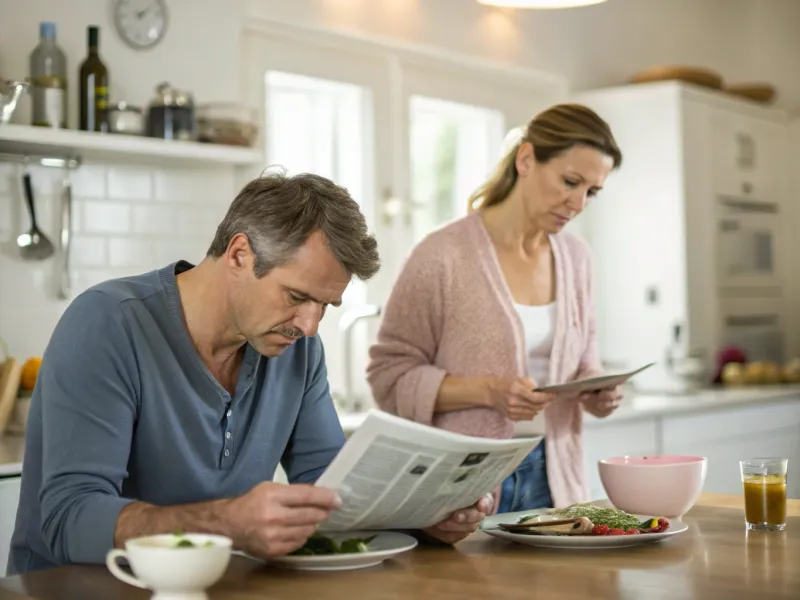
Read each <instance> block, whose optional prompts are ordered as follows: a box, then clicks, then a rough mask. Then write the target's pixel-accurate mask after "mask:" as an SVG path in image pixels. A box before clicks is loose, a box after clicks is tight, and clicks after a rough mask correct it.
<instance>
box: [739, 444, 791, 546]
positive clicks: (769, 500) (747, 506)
mask: <svg viewBox="0 0 800 600" xmlns="http://www.w3.org/2000/svg"><path fill="white" fill-rule="evenodd" d="M788 466H789V461H788V459H786V458H750V459H748V460H742V461H739V467H740V469H741V472H742V485H743V486H744V520H745V523H746V524H747V529H759V530H768V531H783V530H784V529H785V528H786V471H787V469H788Z"/></svg>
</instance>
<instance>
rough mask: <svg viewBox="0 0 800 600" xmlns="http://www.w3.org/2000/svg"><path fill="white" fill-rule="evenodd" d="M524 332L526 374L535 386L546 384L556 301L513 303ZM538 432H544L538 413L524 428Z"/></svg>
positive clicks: (553, 334) (540, 414)
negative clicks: (533, 304)
mask: <svg viewBox="0 0 800 600" xmlns="http://www.w3.org/2000/svg"><path fill="white" fill-rule="evenodd" d="M514 308H516V310H517V314H519V318H520V320H521V321H522V329H523V331H524V332H525V355H526V356H527V357H528V376H529V377H530V378H531V379H533V380H534V381H535V382H536V385H537V386H543V385H547V377H548V374H549V373H550V352H551V351H552V349H553V339H554V338H555V330H556V303H555V302H551V303H550V304H544V305H539V306H528V305H525V304H514ZM526 430H528V431H532V432H535V433H539V434H544V433H545V425H544V414H542V413H539V414H538V415H536V417H535V418H534V419H533V421H532V422H531V424H530V427H528V428H526Z"/></svg>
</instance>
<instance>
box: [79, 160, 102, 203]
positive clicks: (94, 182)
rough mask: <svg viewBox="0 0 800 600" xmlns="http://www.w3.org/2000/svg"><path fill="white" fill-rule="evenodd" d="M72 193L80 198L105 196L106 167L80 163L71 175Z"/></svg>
mask: <svg viewBox="0 0 800 600" xmlns="http://www.w3.org/2000/svg"><path fill="white" fill-rule="evenodd" d="M71 182H72V195H73V196H79V197H81V198H105V197H106V168H105V167H102V166H99V165H81V167H80V168H78V169H76V170H75V171H74V172H73V173H72V175H71Z"/></svg>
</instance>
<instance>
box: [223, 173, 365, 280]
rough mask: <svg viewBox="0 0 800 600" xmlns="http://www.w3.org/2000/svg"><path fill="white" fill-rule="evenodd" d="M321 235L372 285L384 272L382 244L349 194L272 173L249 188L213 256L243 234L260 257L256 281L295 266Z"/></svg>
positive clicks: (317, 180)
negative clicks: (308, 245)
mask: <svg viewBox="0 0 800 600" xmlns="http://www.w3.org/2000/svg"><path fill="white" fill-rule="evenodd" d="M315 231H319V232H321V233H322V234H323V235H324V236H325V239H326V240H327V242H328V245H329V247H330V249H331V251H332V252H333V255H334V256H335V257H336V259H337V260H338V261H339V263H341V265H342V266H343V267H344V269H345V270H346V271H347V272H348V273H350V274H351V275H354V276H356V277H358V278H359V279H361V280H364V281H366V280H367V279H370V278H371V277H372V276H373V275H375V273H377V272H378V269H380V257H379V256H378V243H377V241H376V240H375V237H374V236H373V235H371V234H370V233H369V230H368V228H367V222H366V219H365V218H364V215H363V214H362V213H361V210H360V209H359V206H358V203H357V202H356V201H355V200H353V198H351V197H350V194H349V193H348V191H347V190H346V189H345V188H343V187H341V186H338V185H336V184H335V183H334V182H332V181H331V180H330V179H326V178H325V177H320V176H319V175H312V174H309V173H302V174H299V175H294V176H292V177H288V176H287V175H286V174H285V173H284V172H272V173H268V174H266V175H263V176H261V177H258V178H257V179H254V180H253V181H251V182H250V183H248V184H247V185H245V186H244V188H242V191H240V192H239V195H238V196H236V198H235V199H234V201H233V202H232V203H231V206H230V208H228V212H227V214H226V215H225V218H224V219H223V220H222V222H221V223H220V224H219V227H217V233H216V235H215V236H214V240H213V241H212V242H211V246H210V247H209V249H208V256H212V257H215V258H217V257H220V256H222V255H223V254H225V252H226V250H227V249H228V245H229V244H230V242H231V239H233V237H234V236H235V235H236V234H237V233H243V234H245V235H246V236H247V239H248V241H249V243H250V247H251V249H252V250H253V253H254V254H255V257H256V258H255V266H254V271H255V275H256V277H263V276H264V275H266V274H267V273H269V271H271V270H272V269H274V268H275V267H278V266H280V265H282V264H284V263H286V262H287V261H288V260H290V259H291V258H292V256H293V255H294V253H295V252H296V251H297V249H298V248H300V246H302V245H303V244H304V243H305V242H306V240H307V239H308V237H309V236H310V235H311V234H312V233H314V232H315Z"/></svg>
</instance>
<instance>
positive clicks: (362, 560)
mask: <svg viewBox="0 0 800 600" xmlns="http://www.w3.org/2000/svg"><path fill="white" fill-rule="evenodd" d="M322 535H327V536H328V537H330V538H331V539H334V540H336V541H337V542H341V541H342V540H346V539H348V538H368V537H370V536H373V535H375V536H376V537H375V539H374V540H372V541H371V542H370V543H369V545H368V546H367V548H369V550H368V551H367V552H357V553H352V554H321V555H317V556H314V555H312V556H281V557H280V558H272V559H270V560H269V563H270V564H274V565H279V566H281V567H288V568H290V569H299V570H302V571H347V570H350V569H364V568H366V567H374V566H375V565H379V564H380V563H382V562H383V561H385V560H387V559H389V558H392V557H394V556H397V555H398V554H402V553H403V552H408V551H409V550H412V549H414V548H415V547H416V546H417V540H415V539H414V538H413V537H411V536H410V535H406V534H405V533H396V532H394V531H377V532H376V531H348V532H346V533H322Z"/></svg>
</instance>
